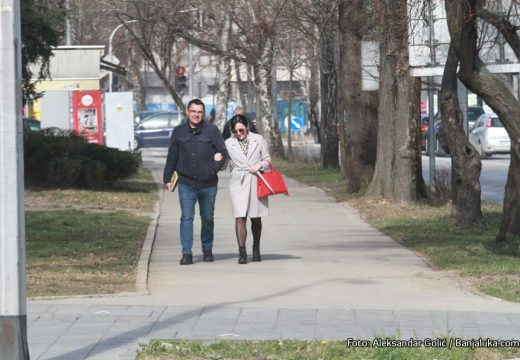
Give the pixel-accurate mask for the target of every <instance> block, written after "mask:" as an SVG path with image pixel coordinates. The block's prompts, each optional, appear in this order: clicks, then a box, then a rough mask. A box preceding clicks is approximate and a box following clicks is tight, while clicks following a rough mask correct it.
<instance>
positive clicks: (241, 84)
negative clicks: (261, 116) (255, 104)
mask: <svg viewBox="0 0 520 360" xmlns="http://www.w3.org/2000/svg"><path fill="white" fill-rule="evenodd" d="M235 72H236V74H237V88H238V94H239V96H240V103H241V104H242V108H243V109H244V112H248V111H249V110H248V109H249V108H250V104H249V103H248V101H247V97H246V89H245V88H246V87H245V84H244V82H243V81H242V75H241V74H240V63H239V62H238V61H236V60H235Z"/></svg>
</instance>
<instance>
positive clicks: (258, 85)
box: [233, 0, 287, 157]
mask: <svg viewBox="0 0 520 360" xmlns="http://www.w3.org/2000/svg"><path fill="white" fill-rule="evenodd" d="M286 2H287V0H269V1H254V2H252V1H246V0H241V1H237V2H236V4H235V7H234V9H235V11H236V14H237V15H235V16H234V17H233V18H234V27H233V28H234V35H233V42H234V45H233V48H234V49H235V51H236V53H237V56H238V57H239V58H240V60H242V61H243V62H245V63H248V64H251V65H252V67H253V73H254V86H255V90H256V93H257V97H258V99H259V104H257V126H258V128H259V130H260V132H261V133H262V134H263V135H264V138H265V140H266V143H267V145H268V146H269V149H270V151H271V152H272V154H274V155H275V156H280V157H283V154H284V150H283V145H282V137H281V135H280V130H279V128H278V121H277V120H276V117H275V112H274V110H275V109H274V105H275V104H273V99H272V88H271V75H272V72H273V71H275V69H273V56H274V47H275V41H276V35H277V29H278V25H279V20H280V14H281V12H282V11H283V9H284V6H285V4H286ZM258 110H259V111H258Z"/></svg>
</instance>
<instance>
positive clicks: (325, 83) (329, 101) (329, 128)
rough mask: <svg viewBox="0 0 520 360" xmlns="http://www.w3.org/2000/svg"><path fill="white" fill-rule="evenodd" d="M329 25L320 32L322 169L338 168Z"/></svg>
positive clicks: (332, 46)
mask: <svg viewBox="0 0 520 360" xmlns="http://www.w3.org/2000/svg"><path fill="white" fill-rule="evenodd" d="M331 27H332V24H330V25H329V26H328V27H327V28H326V29H323V30H322V32H321V34H320V35H321V39H320V41H321V61H320V67H321V79H320V80H321V81H320V90H321V118H320V135H321V138H320V142H321V153H320V163H321V166H322V167H324V168H327V167H338V166H339V154H338V109H337V96H338V85H337V82H338V79H337V73H336V61H335V58H334V55H335V54H334V50H335V48H336V42H335V41H334V32H333V30H332V29H331Z"/></svg>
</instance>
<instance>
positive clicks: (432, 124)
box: [428, 0, 437, 185]
mask: <svg viewBox="0 0 520 360" xmlns="http://www.w3.org/2000/svg"><path fill="white" fill-rule="evenodd" d="M428 26H429V28H430V39H429V42H430V62H431V64H430V65H431V66H432V67H433V66H435V65H436V64H437V59H436V54H435V30H434V19H433V6H432V0H428ZM428 83H429V84H428V118H429V119H428V128H429V137H428V153H429V157H430V184H432V185H433V184H434V183H435V146H436V139H435V120H434V115H435V114H434V111H435V110H434V107H433V101H434V100H433V76H430V77H429V78H428Z"/></svg>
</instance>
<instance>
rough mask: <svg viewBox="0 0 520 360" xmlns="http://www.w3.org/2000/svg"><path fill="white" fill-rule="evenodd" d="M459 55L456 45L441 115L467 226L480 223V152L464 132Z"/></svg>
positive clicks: (458, 213)
mask: <svg viewBox="0 0 520 360" xmlns="http://www.w3.org/2000/svg"><path fill="white" fill-rule="evenodd" d="M457 66H458V59H457V54H456V52H455V48H454V47H453V45H451V46H450V48H449V51H448V59H447V61H446V66H445V67H444V75H443V78H442V88H441V93H440V98H441V114H442V116H441V118H442V127H443V129H444V133H445V134H446V140H447V142H448V146H449V148H450V155H451V178H452V181H451V183H452V206H453V212H454V214H455V218H456V219H457V223H458V224H460V225H464V226H470V225H474V224H479V223H480V221H481V219H482V212H481V209H480V171H481V169H482V163H481V161H480V155H479V154H478V152H477V151H476V150H475V148H474V147H473V146H472V145H471V144H470V143H469V141H468V138H467V137H466V133H465V132H464V127H463V124H464V117H463V115H462V112H461V111H460V106H459V99H458V95H457Z"/></svg>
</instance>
